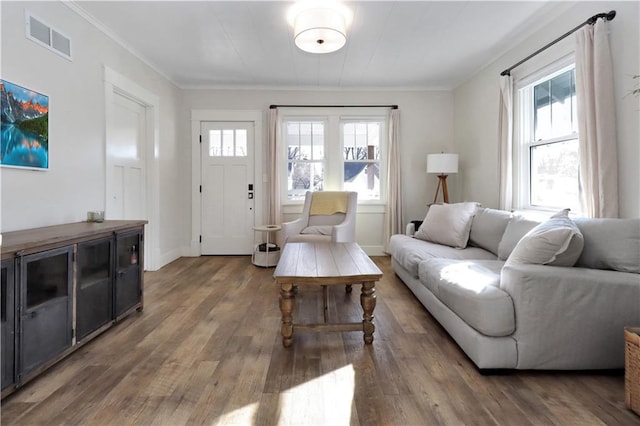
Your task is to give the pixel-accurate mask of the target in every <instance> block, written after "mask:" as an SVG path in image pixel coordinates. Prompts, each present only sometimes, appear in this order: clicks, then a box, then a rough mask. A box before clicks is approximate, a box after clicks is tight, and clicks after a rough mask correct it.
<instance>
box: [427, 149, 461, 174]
mask: <svg viewBox="0 0 640 426" xmlns="http://www.w3.org/2000/svg"><path fill="white" fill-rule="evenodd" d="M427 173H438V174H442V175H446V174H449V173H458V154H429V155H427Z"/></svg>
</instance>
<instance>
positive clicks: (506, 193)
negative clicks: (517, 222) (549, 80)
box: [498, 75, 513, 211]
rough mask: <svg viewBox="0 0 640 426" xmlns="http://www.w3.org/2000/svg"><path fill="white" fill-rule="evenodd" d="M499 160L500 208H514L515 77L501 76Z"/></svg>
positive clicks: (508, 209)
mask: <svg viewBox="0 0 640 426" xmlns="http://www.w3.org/2000/svg"><path fill="white" fill-rule="evenodd" d="M498 131H499V141H500V149H499V151H498V162H499V164H500V208H501V209H502V210H507V211H510V210H511V209H512V208H513V79H512V78H511V76H510V75H503V76H500V114H499V130H498Z"/></svg>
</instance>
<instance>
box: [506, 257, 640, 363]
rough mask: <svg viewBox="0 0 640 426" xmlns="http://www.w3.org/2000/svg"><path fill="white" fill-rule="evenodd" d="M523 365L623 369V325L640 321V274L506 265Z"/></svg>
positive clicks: (519, 353)
mask: <svg viewBox="0 0 640 426" xmlns="http://www.w3.org/2000/svg"><path fill="white" fill-rule="evenodd" d="M500 287H501V288H502V289H503V290H505V291H507V292H508V293H509V295H510V296H511V298H512V300H513V306H514V312H515V319H516V331H515V333H514V334H513V337H514V338H515V339H516V341H517V344H518V368H554V369H557V368H566V369H582V368H621V367H622V366H623V365H624V340H623V329H624V326H626V325H631V324H638V323H640V309H639V307H640V275H638V274H633V273H625V272H616V271H605V270H598V269H587V268H575V267H573V268H571V267H559V266H545V265H505V266H504V268H503V269H502V272H501V279H500Z"/></svg>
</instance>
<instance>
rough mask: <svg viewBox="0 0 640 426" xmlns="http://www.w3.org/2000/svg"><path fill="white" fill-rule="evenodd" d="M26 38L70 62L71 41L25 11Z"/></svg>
mask: <svg viewBox="0 0 640 426" xmlns="http://www.w3.org/2000/svg"><path fill="white" fill-rule="evenodd" d="M25 20H26V36H27V38H28V39H29V40H32V41H35V42H36V43H38V44H39V45H41V46H44V47H46V48H47V49H49V50H51V51H53V52H56V53H57V54H58V55H60V56H62V57H64V58H67V59H68V60H71V40H70V39H69V38H68V37H66V36H65V35H63V34H62V33H61V32H60V31H58V30H56V29H54V28H51V27H50V26H49V25H47V24H45V23H44V22H42V20H41V19H39V18H36V17H35V16H33V15H32V14H31V13H30V12H29V11H28V10H25Z"/></svg>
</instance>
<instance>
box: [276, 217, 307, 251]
mask: <svg viewBox="0 0 640 426" xmlns="http://www.w3.org/2000/svg"><path fill="white" fill-rule="evenodd" d="M306 226H307V220H306V218H301V217H299V218H298V219H296V220H293V221H291V222H284V223H283V224H282V244H283V245H284V244H286V243H287V240H288V239H289V237H290V236H292V235H298V234H299V233H300V232H302V230H303V229H304V228H305V227H306Z"/></svg>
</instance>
